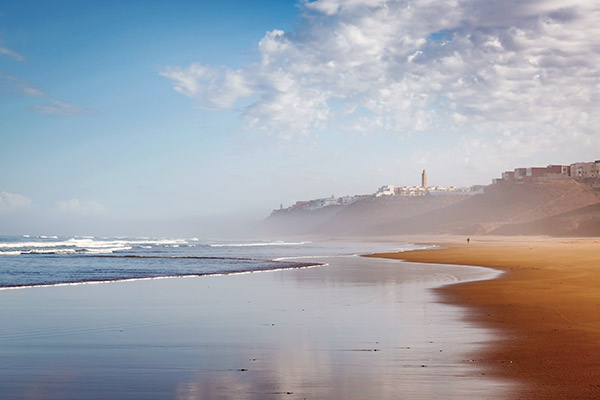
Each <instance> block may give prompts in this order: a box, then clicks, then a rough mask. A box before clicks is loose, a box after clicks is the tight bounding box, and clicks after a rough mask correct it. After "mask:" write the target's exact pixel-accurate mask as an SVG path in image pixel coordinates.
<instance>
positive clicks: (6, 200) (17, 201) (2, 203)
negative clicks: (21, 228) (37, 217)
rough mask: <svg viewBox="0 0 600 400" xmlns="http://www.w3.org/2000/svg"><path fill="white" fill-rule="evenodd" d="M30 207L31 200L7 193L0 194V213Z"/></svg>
mask: <svg viewBox="0 0 600 400" xmlns="http://www.w3.org/2000/svg"><path fill="white" fill-rule="evenodd" d="M29 206H31V199H28V198H27V197H25V196H22V195H20V194H15V193H9V192H0V213H6V212H9V211H11V210H18V209H25V208H28V207H29Z"/></svg>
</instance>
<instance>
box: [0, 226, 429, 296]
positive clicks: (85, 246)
mask: <svg viewBox="0 0 600 400" xmlns="http://www.w3.org/2000/svg"><path fill="white" fill-rule="evenodd" d="M417 248H423V246H417V245H413V244H408V243H397V244H394V243H363V242H361V243H352V242H336V241H325V242H313V241H302V240H297V241H295V240H292V241H290V240H216V239H214V240H207V239H199V238H148V237H121V236H119V237H95V236H54V235H45V236H33V235H23V236H3V237H2V236H0V289H8V288H26V287H38V286H53V285H67V284H69V285H72V284H84V283H99V282H110V281H124V280H138V279H156V278H167V277H183V276H203V275H219V274H237V273H249V272H258V271H269V270H278V269H285V268H307V267H313V266H318V265H323V264H324V263H326V260H327V257H339V256H348V257H354V256H357V255H359V254H365V253H374V252H388V251H404V250H411V249H417ZM317 259H318V262H317V261H316V260H317ZM324 260H325V262H324Z"/></svg>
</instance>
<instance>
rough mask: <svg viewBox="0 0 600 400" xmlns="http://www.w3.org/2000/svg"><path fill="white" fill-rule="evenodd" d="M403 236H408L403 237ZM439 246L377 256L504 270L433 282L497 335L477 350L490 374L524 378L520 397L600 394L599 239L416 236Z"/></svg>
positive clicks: (445, 296) (447, 299) (471, 319)
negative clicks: (475, 279) (486, 278)
mask: <svg viewBox="0 0 600 400" xmlns="http://www.w3.org/2000/svg"><path fill="white" fill-rule="evenodd" d="M405 240H406V239H405ZM412 240H413V243H414V242H417V243H418V242H427V243H433V244H435V245H437V246H440V248H436V249H429V250H414V251H408V252H403V253H380V254H373V255H367V256H366V257H382V258H392V259H399V260H405V261H407V262H419V263H426V264H434V263H437V264H451V265H477V266H483V267H490V268H494V269H499V270H502V271H505V273H504V274H502V275H501V276H499V277H498V278H496V279H493V280H489V281H478V282H469V283H459V284H455V285H448V286H445V287H443V288H440V289H436V291H437V292H438V293H440V294H441V296H442V299H443V301H445V302H447V303H449V304H456V305H461V306H465V307H468V309H469V310H470V313H469V314H468V315H467V316H466V317H465V319H466V320H467V321H469V322H473V323H476V324H478V325H480V326H489V327H492V328H494V329H495V330H497V331H498V332H499V333H500V335H501V336H500V340H499V341H498V342H497V343H496V344H495V345H494V346H491V347H489V348H487V349H486V350H484V351H483V352H482V353H481V354H480V360H478V361H479V362H480V363H482V364H483V365H484V366H485V367H486V369H487V371H488V373H489V374H491V375H492V376H496V377H498V378H507V379H511V380H515V381H519V382H522V383H524V384H525V385H524V386H523V389H522V390H521V391H520V392H519V394H518V397H515V398H519V399H536V400H542V399H557V398H565V399H566V398H568V399H598V398H600V368H598V363H599V362H600V335H599V334H600V318H598V316H599V315H600V240H599V239H597V238H544V237H533V238H530V237H471V241H470V243H469V244H467V242H466V239H465V238H464V237H460V241H459V238H458V237H453V236H440V237H429V238H427V237H419V238H414V239H412Z"/></svg>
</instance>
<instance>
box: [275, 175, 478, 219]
mask: <svg viewBox="0 0 600 400" xmlns="http://www.w3.org/2000/svg"><path fill="white" fill-rule="evenodd" d="M481 190H482V186H472V187H469V188H457V187H455V186H450V187H444V186H427V172H426V171H425V170H423V173H422V174H421V186H402V187H394V186H393V185H383V186H381V187H380V188H379V189H377V191H376V192H375V193H373V194H366V195H352V196H344V197H335V196H333V195H332V196H331V197H325V198H321V199H314V200H306V201H297V202H296V203H294V204H293V205H292V206H290V207H287V208H284V207H283V204H282V205H281V206H280V208H279V210H275V211H279V212H291V211H296V210H304V211H314V210H318V209H321V208H325V207H330V206H346V205H350V204H352V203H355V202H357V201H358V200H361V199H365V198H372V197H382V196H408V197H416V196H427V195H434V196H435V195H447V194H475V193H480V192H481Z"/></svg>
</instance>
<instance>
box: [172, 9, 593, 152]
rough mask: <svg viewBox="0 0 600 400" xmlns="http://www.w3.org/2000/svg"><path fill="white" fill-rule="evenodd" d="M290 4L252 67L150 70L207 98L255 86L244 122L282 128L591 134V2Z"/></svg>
mask: <svg viewBox="0 0 600 400" xmlns="http://www.w3.org/2000/svg"><path fill="white" fill-rule="evenodd" d="M302 4H303V6H304V11H303V12H304V18H303V22H302V23H301V24H300V25H299V27H298V28H297V29H296V31H295V32H289V33H286V32H283V31H280V30H273V31H270V32H267V34H266V35H265V36H264V37H263V38H262V40H261V41H260V42H259V45H258V56H259V60H257V62H255V63H254V64H251V65H248V66H247V67H246V68H244V69H242V70H238V71H232V70H229V69H227V68H221V69H214V68H212V67H209V66H202V65H199V64H192V65H191V66H189V67H187V68H186V67H170V68H168V69H166V70H165V72H163V73H162V75H164V76H166V77H168V78H170V79H171V80H173V82H174V87H175V90H178V91H179V92H181V93H183V94H185V95H187V96H189V97H192V98H194V99H195V100H196V101H198V102H199V103H200V104H201V105H204V106H208V107H219V108H233V107H234V105H235V104H236V103H237V101H238V100H240V99H242V98H244V97H248V96H251V95H253V97H252V98H250V104H249V105H247V106H246V107H245V109H244V110H243V112H242V116H243V117H244V119H245V121H246V122H247V124H248V125H249V126H250V127H252V128H255V129H259V130H264V131H268V132H271V133H275V134H277V135H280V136H282V137H286V138H287V137H293V136H294V135H306V134H308V133H310V132H313V131H315V130H319V129H324V128H327V127H339V126H345V127H356V129H357V130H364V129H367V128H368V129H377V130H389V131H396V132H419V131H427V130H438V131H448V132H455V131H458V130H460V129H467V128H469V130H470V131H472V132H480V133H485V134H486V136H485V137H486V138H491V139H489V143H495V145H497V146H499V147H500V148H502V147H506V148H512V147H514V146H515V143H517V144H519V145H529V148H530V149H531V150H530V151H534V150H535V149H537V150H544V149H549V150H552V149H554V150H556V149H558V148H560V146H562V145H564V144H565V143H572V142H573V141H574V140H578V141H582V142H584V141H587V142H589V143H593V144H595V145H600V139H599V138H598V136H599V135H598V134H597V133H598V132H597V127H598V126H600V114H599V111H598V110H600V69H598V68H597V66H598V65H600V43H599V42H598V38H599V37H600V24H598V23H597V21H599V20H600V3H598V2H597V1H592V0H575V1H572V2H569V4H568V6H565V3H564V2H563V1H558V0H547V1H539V0H524V1H509V2H507V1H500V0H445V1H439V0H435V1H434V0H421V1H416V0H413V1H403V2H397V1H391V0H389V1H388V0H369V1H367V0H363V1H359V0H345V1H342V0H317V1H311V2H309V1H305V2H302ZM228 73H229V74H232V76H233V77H235V79H232V78H227V74H228ZM232 82H233V83H232ZM235 82H239V83H237V84H236V83H235ZM332 104H338V105H339V104H341V105H342V106H341V107H334V106H332ZM347 110H355V111H354V112H353V113H350V114H348V112H347ZM365 110H366V111H367V112H366V113H365ZM369 119H371V121H369ZM342 120H343V124H342V123H341V122H340V121H342ZM383 121H385V122H383ZM506 132H510V136H506V135H505V133H506ZM507 138H509V139H507Z"/></svg>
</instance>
